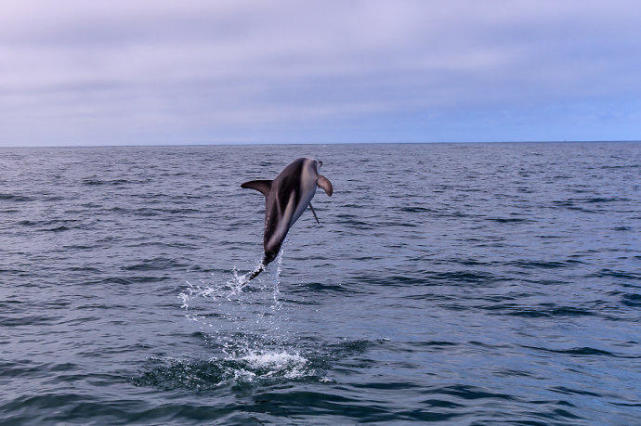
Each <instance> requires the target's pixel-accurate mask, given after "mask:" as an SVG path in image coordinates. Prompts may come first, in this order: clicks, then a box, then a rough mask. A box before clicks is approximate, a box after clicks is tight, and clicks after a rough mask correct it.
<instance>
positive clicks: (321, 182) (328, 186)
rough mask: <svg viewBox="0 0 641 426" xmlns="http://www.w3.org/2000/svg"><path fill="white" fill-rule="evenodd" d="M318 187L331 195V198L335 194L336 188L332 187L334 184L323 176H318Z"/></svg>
mask: <svg viewBox="0 0 641 426" xmlns="http://www.w3.org/2000/svg"><path fill="white" fill-rule="evenodd" d="M316 185H318V186H320V187H321V188H323V190H324V191H325V193H326V194H327V195H329V196H330V197H331V196H332V194H333V193H334V187H333V186H332V183H331V182H330V181H329V179H327V178H326V177H325V176H323V175H319V176H318V180H317V181H316Z"/></svg>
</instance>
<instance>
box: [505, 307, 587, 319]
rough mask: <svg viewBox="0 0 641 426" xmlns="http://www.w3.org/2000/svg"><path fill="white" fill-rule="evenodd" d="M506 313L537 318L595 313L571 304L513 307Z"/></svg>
mask: <svg viewBox="0 0 641 426" xmlns="http://www.w3.org/2000/svg"><path fill="white" fill-rule="evenodd" d="M507 315H511V316H516V317H530V318H539V317H546V318H549V317H566V316H570V317H573V316H591V315H596V313H595V312H593V311H590V310H587V309H581V308H575V307H571V306H561V307H556V308H543V309H540V308H539V309H537V308H523V307H515V308H512V309H510V310H509V312H508V313H507Z"/></svg>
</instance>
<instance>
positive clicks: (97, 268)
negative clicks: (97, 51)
mask: <svg viewBox="0 0 641 426" xmlns="http://www.w3.org/2000/svg"><path fill="white" fill-rule="evenodd" d="M302 156H313V157H316V158H318V159H320V160H322V161H323V162H324V166H323V168H322V170H321V173H322V174H324V175H326V176H327V177H328V178H329V179H330V180H331V181H332V182H333V184H334V189H335V192H334V196H333V197H331V198H330V197H327V196H326V195H325V194H324V193H323V192H322V191H320V190H319V191H318V192H317V193H316V197H315V198H314V200H313V204H314V207H315V208H316V211H317V213H318V215H319V219H320V221H321V224H320V225H318V224H316V222H315V221H314V219H313V216H312V215H311V212H306V213H305V214H304V215H303V216H302V217H301V218H300V219H299V221H298V222H297V223H296V224H295V225H294V227H293V228H292V230H291V232H290V235H289V237H288V241H287V243H286V244H285V246H284V250H283V252H282V253H281V256H280V258H279V259H278V260H277V261H275V262H274V263H273V264H271V265H270V268H269V269H268V270H267V271H266V272H264V273H263V274H262V275H260V276H259V278H257V279H256V280H254V281H252V282H251V283H250V285H248V286H245V287H243V286H242V285H241V283H242V276H243V274H245V273H247V272H248V271H250V270H252V269H253V268H254V267H256V265H257V264H258V262H259V261H260V258H261V255H262V230H263V207H264V203H263V199H262V196H261V195H260V194H259V193H257V192H255V191H251V190H243V189H241V188H240V184H241V183H242V182H244V181H246V180H251V179H259V178H272V177H274V176H275V175H276V174H277V173H278V172H279V171H280V170H281V169H282V168H283V167H284V166H285V165H286V164H288V163H289V162H290V161H292V160H294V159H296V158H298V157H302ZM640 345H641V144H639V143H585V144H584V143H567V144H553V143H549V144H532V143H524V144H426V145H403V144H399V145H304V146H303V145H301V146H293V145H288V146H207V147H143V148H138V147H123V148H107V147H105V148H56V149H45V148H39V149H13V148H12V149H9V148H5V149H0V423H2V424H54V423H61V424H74V423H77V424H120V423H139V424H191V423H209V424H211V423H217V424H238V423H244V424H253V423H254V424H261V423H278V424H301V423H303V424H304V423H314V424H337V423H338V424H345V423H347V424H350V423H357V422H381V423H387V422H389V423H410V422H414V421H417V422H418V421H422V422H430V421H434V422H446V423H447V422H451V423H456V424H488V423H492V424H497V423H506V424H641V346H640Z"/></svg>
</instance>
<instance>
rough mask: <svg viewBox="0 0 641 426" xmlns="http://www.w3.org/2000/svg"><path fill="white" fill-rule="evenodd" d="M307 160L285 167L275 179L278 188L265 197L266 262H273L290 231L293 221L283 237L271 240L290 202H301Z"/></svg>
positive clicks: (264, 243)
mask: <svg viewBox="0 0 641 426" xmlns="http://www.w3.org/2000/svg"><path fill="white" fill-rule="evenodd" d="M306 160H307V159H305V158H299V159H297V160H294V161H293V162H292V163H290V164H289V165H288V166H287V167H285V168H284V169H283V171H282V172H280V174H279V175H278V176H276V179H274V180H273V183H272V185H273V187H274V188H276V190H275V191H272V192H270V193H269V195H268V196H267V197H265V233H264V236H263V247H264V249H265V261H264V263H269V262H271V261H272V260H274V258H275V257H276V256H277V255H278V252H279V251H280V247H281V245H282V242H283V240H284V239H285V236H286V235H287V232H288V231H289V227H290V226H291V223H287V224H286V229H285V230H284V234H283V235H282V238H278V240H277V241H271V240H272V238H273V237H274V234H276V233H277V232H278V226H279V225H280V224H281V223H280V222H281V216H282V215H283V214H284V212H285V211H286V210H287V206H288V204H290V203H292V202H293V205H294V206H296V205H298V203H299V202H300V198H301V194H302V191H301V174H302V170H303V166H304V165H305V161H306ZM308 161H309V160H308Z"/></svg>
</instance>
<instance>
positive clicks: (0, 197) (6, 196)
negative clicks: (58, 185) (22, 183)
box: [0, 193, 33, 201]
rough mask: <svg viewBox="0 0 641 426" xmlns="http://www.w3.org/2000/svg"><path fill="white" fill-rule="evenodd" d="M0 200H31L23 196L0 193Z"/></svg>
mask: <svg viewBox="0 0 641 426" xmlns="http://www.w3.org/2000/svg"><path fill="white" fill-rule="evenodd" d="M0 200H6V201H32V200H33V198H31V197H25V196H23V195H14V194H2V193H0Z"/></svg>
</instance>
